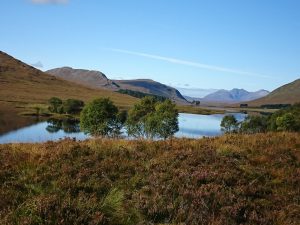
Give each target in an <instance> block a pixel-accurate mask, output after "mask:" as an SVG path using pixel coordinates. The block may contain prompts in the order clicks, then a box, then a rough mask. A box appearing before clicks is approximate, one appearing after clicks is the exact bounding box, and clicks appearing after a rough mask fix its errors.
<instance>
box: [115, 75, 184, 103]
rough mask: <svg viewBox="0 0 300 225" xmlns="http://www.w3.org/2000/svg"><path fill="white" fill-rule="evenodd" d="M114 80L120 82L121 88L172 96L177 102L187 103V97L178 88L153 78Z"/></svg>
mask: <svg viewBox="0 0 300 225" xmlns="http://www.w3.org/2000/svg"><path fill="white" fill-rule="evenodd" d="M114 82H115V83H116V84H118V86H119V87H120V89H128V90H133V91H139V92H143V93H147V94H152V95H159V96H163V97H166V98H170V99H172V100H174V101H175V102H177V103H182V104H186V103H187V101H186V99H185V98H184V97H183V96H182V95H181V93H180V92H179V91H178V90H177V89H175V88H173V87H170V86H167V85H165V84H161V83H159V82H156V81H153V80H149V79H137V80H114Z"/></svg>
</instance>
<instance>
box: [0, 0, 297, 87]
mask: <svg viewBox="0 0 300 225" xmlns="http://www.w3.org/2000/svg"><path fill="white" fill-rule="evenodd" d="M0 9H1V13H0V25H1V31H0V50H2V51H4V52H7V53H8V54H10V55H12V56H14V57H15V58H18V59H20V60H22V61H24V62H26V63H28V64H31V65H34V66H36V67H37V68H39V69H41V70H43V71H45V70H48V69H52V68H56V67H62V66H71V67H73V68H81V69H89V70H99V71H102V72H103V73H105V74H106V75H107V76H108V77H109V78H113V79H136V78H147V79H153V80H156V81H159V82H161V83H164V84H167V85H171V86H174V87H181V88H191V89H192V88H193V89H195V88H201V89H211V88H213V89H221V88H222V89H232V88H244V89H247V90H249V91H255V90H259V89H266V90H269V91H271V90H273V89H275V88H277V87H279V86H281V85H283V84H285V83H288V82H291V81H293V80H296V79H298V78H300V1H299V0H243V1H242V0H226V1H224V0H185V1H183V0H126V1H125V0H1V2H0Z"/></svg>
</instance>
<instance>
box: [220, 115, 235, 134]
mask: <svg viewBox="0 0 300 225" xmlns="http://www.w3.org/2000/svg"><path fill="white" fill-rule="evenodd" d="M238 127H239V123H238V121H237V120H236V118H235V117H234V116H233V115H226V116H224V117H223V119H222V121H221V130H222V131H224V132H225V133H234V132H237V131H238Z"/></svg>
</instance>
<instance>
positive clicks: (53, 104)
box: [48, 97, 63, 113]
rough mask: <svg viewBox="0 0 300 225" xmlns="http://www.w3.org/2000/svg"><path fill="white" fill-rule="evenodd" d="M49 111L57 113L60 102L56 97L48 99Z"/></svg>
mask: <svg viewBox="0 0 300 225" xmlns="http://www.w3.org/2000/svg"><path fill="white" fill-rule="evenodd" d="M48 102H49V111H50V112H53V113H59V111H60V110H59V107H61V106H62V103H63V102H62V100H61V99H60V98H57V97H52V98H50V99H49V101H48Z"/></svg>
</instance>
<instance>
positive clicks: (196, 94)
mask: <svg viewBox="0 0 300 225" xmlns="http://www.w3.org/2000/svg"><path fill="white" fill-rule="evenodd" d="M177 90H178V91H180V93H181V94H182V95H183V96H184V97H185V96H187V98H191V99H194V100H195V99H200V98H203V97H205V96H206V95H209V94H211V93H214V92H216V91H218V90H220V89H213V88H210V89H204V88H180V87H178V88H177ZM187 100H188V99H187Z"/></svg>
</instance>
